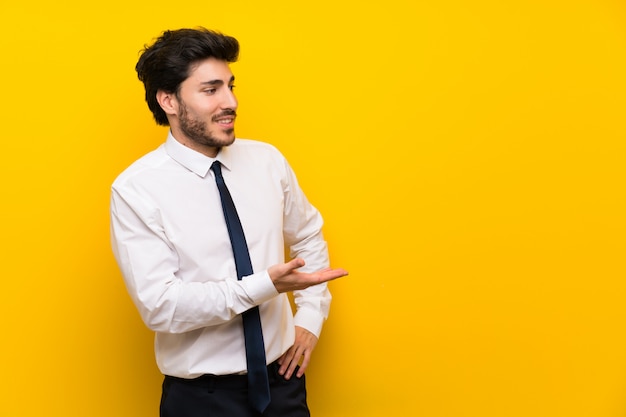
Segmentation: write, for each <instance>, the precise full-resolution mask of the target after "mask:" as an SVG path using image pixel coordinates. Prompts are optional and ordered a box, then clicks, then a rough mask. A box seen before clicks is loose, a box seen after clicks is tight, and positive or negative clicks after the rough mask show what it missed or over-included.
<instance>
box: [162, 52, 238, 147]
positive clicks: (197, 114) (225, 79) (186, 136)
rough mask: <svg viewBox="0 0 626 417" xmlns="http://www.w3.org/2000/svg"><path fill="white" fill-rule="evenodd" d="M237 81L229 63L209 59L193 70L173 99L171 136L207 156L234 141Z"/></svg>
mask: <svg viewBox="0 0 626 417" xmlns="http://www.w3.org/2000/svg"><path fill="white" fill-rule="evenodd" d="M234 80H235V77H234V76H233V73H232V72H231V71H230V68H229V66H228V63H227V62H224V61H219V60H217V59H214V58H209V59H206V60H204V61H201V62H200V63H199V64H197V65H196V66H194V67H192V71H191V73H190V75H189V77H188V78H187V79H186V80H185V81H183V83H182V84H181V85H180V90H179V92H178V94H176V95H175V98H174V108H175V113H176V114H175V116H174V117H173V118H172V119H173V120H171V121H170V125H171V128H172V134H173V135H174V137H175V138H176V139H177V140H179V141H180V142H182V143H183V144H185V145H187V146H189V147H190V148H192V149H195V150H197V151H199V152H202V153H204V154H206V155H208V156H211V157H214V156H215V155H217V152H218V151H219V148H221V147H222V146H228V145H230V144H232V143H233V142H234V140H235V118H236V116H237V113H236V110H237V99H236V98H235V95H234V94H233V87H234V85H233V82H234Z"/></svg>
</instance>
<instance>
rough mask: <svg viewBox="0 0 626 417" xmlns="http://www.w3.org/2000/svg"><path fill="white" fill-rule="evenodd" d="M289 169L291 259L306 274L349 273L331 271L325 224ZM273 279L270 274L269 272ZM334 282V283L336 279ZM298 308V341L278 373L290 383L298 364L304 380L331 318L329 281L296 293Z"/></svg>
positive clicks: (287, 215) (287, 233)
mask: <svg viewBox="0 0 626 417" xmlns="http://www.w3.org/2000/svg"><path fill="white" fill-rule="evenodd" d="M285 165H286V171H287V180H286V187H285V216H284V235H285V242H286V244H287V245H288V246H289V249H290V256H291V257H292V258H297V259H298V258H302V259H304V260H305V261H306V266H304V267H303V268H302V271H303V272H311V273H313V272H314V271H318V273H321V274H328V275H330V276H333V277H334V278H338V277H341V276H345V275H347V274H348V273H347V272H346V271H345V270H343V269H331V268H329V258H328V248H327V244H326V241H325V240H324V237H323V235H322V225H323V220H322V217H321V215H320V213H319V212H318V211H317V209H316V208H315V207H313V206H312V205H311V204H310V203H309V202H308V200H307V198H306V196H305V195H304V193H303V192H302V190H301V189H300V187H299V185H298V182H297V180H296V178H295V175H294V174H293V172H292V170H291V168H290V167H289V166H288V165H287V163H286V162H285ZM270 275H271V271H270ZM334 278H333V279H334ZM293 295H294V301H295V304H296V314H295V317H294V323H295V326H296V328H295V331H296V337H295V342H294V345H293V346H292V347H291V348H290V349H289V350H288V351H287V352H286V353H285V354H284V355H283V356H282V357H281V358H280V359H279V363H280V364H281V367H280V369H279V372H280V373H281V374H282V375H284V376H285V378H287V379H289V378H290V377H291V376H292V375H293V373H294V371H295V369H296V366H297V365H298V364H300V369H299V370H298V372H297V374H296V376H297V377H301V376H302V375H303V374H304V372H305V370H306V368H307V366H308V364H309V361H310V358H311V354H312V352H313V350H314V348H315V346H316V344H317V341H318V338H319V335H320V333H321V330H322V325H323V323H324V321H325V320H326V318H327V317H328V313H329V309H330V302H331V294H330V292H329V290H328V287H327V284H326V280H324V281H323V282H320V283H319V284H317V285H313V286H310V287H308V288H301V289H295V290H294V291H293Z"/></svg>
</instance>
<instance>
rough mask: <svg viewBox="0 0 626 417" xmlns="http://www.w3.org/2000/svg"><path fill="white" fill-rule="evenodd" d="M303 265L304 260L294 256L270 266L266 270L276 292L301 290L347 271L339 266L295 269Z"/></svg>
mask: <svg viewBox="0 0 626 417" xmlns="http://www.w3.org/2000/svg"><path fill="white" fill-rule="evenodd" d="M303 266H304V260H303V259H301V258H295V259H292V260H291V261H289V262H287V263H284V264H277V265H273V266H270V267H269V269H268V270H267V272H268V273H269V275H270V278H271V279H272V282H273V283H274V286H275V287H276V291H278V292H289V291H294V290H303V289H305V288H308V287H310V286H311V285H316V284H321V283H323V282H327V281H331V280H333V279H337V278H340V277H343V276H346V275H348V271H346V270H345V269H341V268H336V269H333V268H325V269H322V270H321V271H317V272H310V273H307V272H300V271H298V270H297V269H298V268H301V267H303Z"/></svg>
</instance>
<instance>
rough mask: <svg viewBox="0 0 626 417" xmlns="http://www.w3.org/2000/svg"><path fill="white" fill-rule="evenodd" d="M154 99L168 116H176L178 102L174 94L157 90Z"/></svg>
mask: <svg viewBox="0 0 626 417" xmlns="http://www.w3.org/2000/svg"><path fill="white" fill-rule="evenodd" d="M156 99H157V102H158V103H159V106H161V108H162V109H163V111H164V112H165V114H167V115H168V116H177V115H178V100H177V99H176V95H175V94H174V93H167V92H165V91H163V90H159V91H157V93H156Z"/></svg>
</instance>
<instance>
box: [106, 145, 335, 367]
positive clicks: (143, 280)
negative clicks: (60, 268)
mask: <svg viewBox="0 0 626 417" xmlns="http://www.w3.org/2000/svg"><path fill="white" fill-rule="evenodd" d="M214 160H218V161H220V162H221V164H222V172H223V175H224V180H225V182H226V186H227V187H228V189H229V191H230V193H231V195H232V198H233V200H234V202H235V206H236V207H237V211H238V214H239V217H240V219H241V223H242V226H243V229H244V232H245V235H246V240H247V243H248V248H249V251H250V258H251V260H252V266H253V268H254V271H255V273H254V274H252V275H250V276H247V277H244V278H243V279H242V280H240V281H238V280H237V274H236V270H235V261H234V258H233V254H232V249H231V245H230V240H229V237H228V231H227V229H226V223H225V221H224V214H223V211H222V206H221V202H220V196H219V192H218V190H217V186H216V184H215V178H214V174H213V172H212V171H211V170H210V167H211V164H212V163H213V161H214ZM322 223H323V222H322V217H321V215H320V213H319V212H318V211H317V210H316V209H315V208H314V207H313V206H312V205H311V204H310V203H309V202H308V200H307V199H306V197H305V195H304V194H303V192H302V190H301V189H300V187H299V185H298V182H297V180H296V177H295V175H294V173H293V171H292V170H291V168H290V167H289V164H288V163H287V161H286V160H285V158H284V157H283V156H282V155H281V154H280V152H279V151H278V150H276V148H274V147H273V146H271V145H269V144H266V143H262V142H256V141H251V140H245V139H236V140H235V142H234V143H233V144H232V145H231V146H228V147H225V148H223V149H222V150H221V151H220V152H219V153H218V155H217V157H216V158H215V159H212V158H209V157H207V156H204V155H203V154H201V153H199V152H196V151H194V150H191V149H189V148H187V147H185V146H183V145H182V144H181V143H179V142H178V141H177V140H176V139H174V137H173V136H172V135H171V133H170V134H169V135H168V137H167V140H166V142H165V143H164V144H163V145H161V146H160V147H159V148H157V149H156V150H154V151H152V152H150V153H148V154H147V155H145V156H144V157H142V158H140V159H139V160H137V161H136V162H135V163H133V164H132V165H131V166H130V167H129V168H127V169H126V170H125V171H124V172H123V173H122V174H121V175H120V176H119V177H118V178H117V179H116V180H115V181H114V183H113V186H112V195H111V236H112V246H113V253H114V255H115V258H116V260H117V262H118V264H119V266H120V269H121V271H122V274H123V276H124V280H125V283H126V286H127V288H128V292H129V293H130V296H131V297H132V299H133V301H134V303H135V305H136V306H137V308H138V310H139V313H140V314H141V317H142V319H143V320H144V322H145V323H146V325H147V326H148V327H149V328H150V329H152V330H154V331H155V332H156V340H155V351H156V360H157V364H158V366H159V369H160V370H161V372H162V373H163V374H166V375H171V376H176V377H181V378H195V377H197V376H200V375H202V374H215V375H224V374H235V373H242V372H245V370H246V356H245V347H244V340H243V330H242V324H241V316H240V314H241V313H242V312H243V311H245V310H247V309H249V308H251V307H253V306H255V305H258V306H259V308H260V312H261V321H262V326H263V337H264V340H265V350H266V357H267V361H268V363H271V362H273V361H274V360H276V359H278V357H280V355H282V354H283V353H284V352H285V351H286V350H287V349H288V348H289V347H290V346H291V345H292V344H293V342H294V337H295V336H294V335H295V330H294V326H295V325H297V326H301V327H304V328H305V329H307V330H309V331H310V332H312V333H314V334H315V335H316V336H318V337H319V334H320V332H321V329H322V324H323V322H324V320H325V318H326V317H327V316H328V310H329V307H330V300H331V296H330V293H329V291H328V288H327V286H326V284H320V285H316V286H313V287H310V288H308V289H306V290H302V291H297V292H294V301H295V304H296V310H297V311H296V314H295V316H294V315H293V313H292V310H291V305H290V303H289V299H288V297H287V295H286V294H279V293H278V292H277V291H276V289H275V287H274V285H273V283H272V281H271V279H270V277H269V275H268V273H267V268H268V267H269V266H271V265H274V264H277V263H282V262H284V258H285V247H288V248H289V253H290V256H291V257H296V256H298V257H301V258H303V259H304V260H305V262H306V266H305V267H303V268H302V269H301V270H304V271H308V272H310V271H316V270H319V269H322V268H325V267H327V266H328V251H327V247H326V242H325V240H324V238H323V236H322V232H321V228H322Z"/></svg>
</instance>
